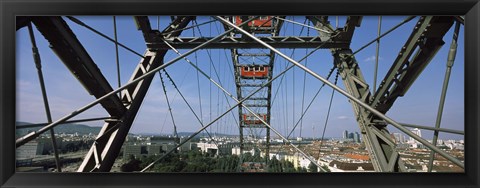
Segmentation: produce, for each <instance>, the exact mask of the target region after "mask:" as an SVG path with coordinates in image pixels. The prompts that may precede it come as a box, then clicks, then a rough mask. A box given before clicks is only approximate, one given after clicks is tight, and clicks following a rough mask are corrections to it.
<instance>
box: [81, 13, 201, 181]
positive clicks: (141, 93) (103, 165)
mask: <svg viewBox="0 0 480 188" xmlns="http://www.w3.org/2000/svg"><path fill="white" fill-rule="evenodd" d="M191 19H192V17H177V18H176V19H175V20H174V21H173V22H172V24H171V25H175V26H169V27H168V28H167V29H165V30H164V31H163V32H170V31H171V30H173V29H176V28H184V27H185V26H187V25H188V23H189V22H190V21H191ZM137 20H142V21H144V22H143V23H141V25H143V26H142V27H140V28H141V29H142V32H143V33H144V36H146V37H149V36H152V35H151V34H145V33H148V32H154V31H153V30H149V29H148V26H149V24H148V20H147V19H146V17H140V18H137ZM180 33H181V32H178V33H177V34H180ZM146 40H147V41H148V40H151V39H149V38H146ZM166 53H167V50H161V51H149V50H147V51H146V52H145V55H144V58H142V60H141V61H140V63H139V64H138V66H137V68H136V69H135V71H134V73H133V75H132V77H131V78H130V81H131V80H135V79H137V78H139V77H141V76H142V75H144V74H146V73H149V72H150V71H151V70H152V69H155V68H157V67H159V66H160V65H162V64H163V57H164V56H165V54H166ZM152 80H153V77H146V78H145V79H144V80H142V81H140V82H137V83H136V84H134V85H132V86H130V87H128V88H126V89H125V90H124V91H123V92H122V102H124V104H125V106H126V107H127V111H126V112H125V113H124V114H123V116H122V117H120V118H119V119H118V121H111V122H106V123H105V125H104V126H103V128H102V130H101V131H100V133H99V135H98V137H97V139H96V140H95V142H94V144H93V145H92V147H91V149H90V151H89V152H88V154H87V155H86V157H85V159H84V161H83V163H82V164H81V166H80V168H79V169H78V171H79V172H91V171H100V172H105V171H110V169H111V167H112V165H113V163H114V162H115V159H116V158H117V156H118V153H119V152H120V149H121V147H122V145H123V142H124V141H125V138H126V136H127V134H128V132H129V130H130V127H131V125H132V123H133V120H134V119H135V116H136V114H137V112H138V110H139V109H140V106H141V104H142V102H143V99H144V98H145V95H146V93H147V91H148V88H149V87H150V84H151V82H152Z"/></svg>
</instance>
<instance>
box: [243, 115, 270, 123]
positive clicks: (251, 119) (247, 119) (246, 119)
mask: <svg viewBox="0 0 480 188" xmlns="http://www.w3.org/2000/svg"><path fill="white" fill-rule="evenodd" d="M258 116H260V117H261V118H263V120H264V121H267V114H258ZM243 122H244V123H245V124H247V125H253V124H263V123H262V121H260V120H259V119H258V118H257V117H255V116H254V115H253V114H243Z"/></svg>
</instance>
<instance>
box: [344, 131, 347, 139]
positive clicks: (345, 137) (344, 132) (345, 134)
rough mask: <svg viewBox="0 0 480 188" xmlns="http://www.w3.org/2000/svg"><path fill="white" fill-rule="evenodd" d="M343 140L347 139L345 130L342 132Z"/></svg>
mask: <svg viewBox="0 0 480 188" xmlns="http://www.w3.org/2000/svg"><path fill="white" fill-rule="evenodd" d="M343 139H348V131H347V130H344V131H343Z"/></svg>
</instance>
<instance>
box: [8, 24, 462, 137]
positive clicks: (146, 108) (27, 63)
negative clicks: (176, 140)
mask: <svg viewBox="0 0 480 188" xmlns="http://www.w3.org/2000/svg"><path fill="white" fill-rule="evenodd" d="M76 18H78V19H80V20H82V21H83V22H85V23H86V24H88V25H90V26H91V27H93V28H95V29H97V30H99V31H100V32H102V33H104V34H106V35H108V36H110V37H112V38H113V20H112V17H111V16H98V17H89V16H79V17H76ZM150 18H151V24H152V27H153V28H157V27H158V26H157V17H156V16H153V17H150ZM211 19H212V18H210V17H199V18H197V22H198V23H203V22H206V21H209V20H211ZM287 19H290V20H294V21H296V22H301V23H303V22H304V20H305V17H300V16H299V17H287ZM403 19H405V17H402V16H394V17H392V16H386V17H383V19H382V28H381V30H382V33H383V32H385V31H387V30H388V29H390V28H391V27H393V26H395V25H396V24H398V23H399V22H401V21H402V20H403ZM66 20H67V23H68V24H69V25H70V27H71V28H72V30H73V31H74V32H75V34H76V36H77V37H78V38H79V40H80V41H81V43H82V44H83V45H84V46H85V48H86V49H87V51H88V53H89V54H90V56H91V57H92V59H93V60H94V61H95V62H96V63H97V66H98V67H99V68H100V70H101V71H102V73H103V74H104V75H105V77H106V78H107V80H108V81H109V82H110V84H111V85H112V87H113V88H117V87H118V83H117V73H116V64H115V45H114V44H113V43H112V42H110V41H108V40H106V39H104V38H102V37H100V36H99V35H97V34H95V33H93V32H91V31H89V30H87V29H85V28H83V27H81V26H78V25H76V24H74V23H72V22H71V21H69V20H68V19H66ZM330 20H331V24H332V25H333V26H335V25H336V21H335V17H334V16H331V17H330ZM415 20H416V19H414V20H412V21H411V22H409V23H407V24H405V25H403V26H402V27H400V28H398V29H397V30H395V31H393V32H392V33H390V34H389V35H387V36H385V37H384V38H382V39H381V43H380V55H379V67H378V78H377V87H378V84H379V83H380V81H381V80H382V79H383V78H384V76H385V74H386V73H387V71H388V69H389V68H390V66H391V64H392V63H393V61H394V60H395V58H396V55H397V54H398V52H399V49H400V48H401V47H402V46H403V44H404V43H405V41H406V39H407V38H408V36H409V34H410V33H411V31H412V26H413V24H415ZM159 23H160V26H159V28H160V29H161V30H163V28H165V27H166V25H167V24H168V23H169V17H166V16H162V17H160V20H159ZM344 23H345V17H340V18H339V23H338V25H339V26H343V25H344ZM377 26H378V17H376V16H371V17H370V16H368V17H364V19H363V21H362V24H361V27H359V28H357V29H356V31H355V36H354V38H353V41H352V44H351V48H352V49H353V51H355V50H357V49H359V48H360V47H361V46H363V45H364V44H366V43H368V42H370V41H371V40H372V39H374V38H376V36H377ZM301 27H302V26H299V25H295V24H291V23H285V24H284V27H283V28H282V31H281V32H280V33H281V35H298V34H299V33H300V31H301ZM200 30H201V34H202V36H215V35H217V34H218V31H220V32H222V31H223V27H222V26H221V25H220V24H219V23H218V22H213V23H211V24H205V25H202V26H200ZM307 30H308V32H307ZM192 31H193V30H191V29H190V30H186V31H184V32H183V33H182V36H193V35H195V36H200V33H199V32H198V30H195V32H192ZM117 32H118V40H119V42H120V43H122V44H125V45H126V46H128V47H130V48H132V49H134V50H135V51H137V52H139V53H140V54H143V52H144V51H145V49H146V46H145V43H144V40H143V37H142V34H141V32H140V31H138V30H136V27H135V23H134V20H133V18H132V17H125V16H121V17H117ZM463 32H464V30H463V26H462V27H461V29H460V35H459V39H458V42H459V45H458V53H457V56H456V60H455V64H454V67H453V71H452V75H451V79H450V82H449V90H448V92H447V98H446V102H445V109H444V113H443V119H442V124H441V127H442V128H451V129H457V130H464V38H463V37H464V35H463ZM452 33H453V27H452V29H451V30H450V31H449V32H448V33H447V34H446V35H445V37H444V41H445V42H446V43H445V45H444V46H443V47H442V48H441V49H440V51H439V52H438V53H437V55H436V56H435V58H434V59H433V60H432V62H431V63H430V64H429V65H428V66H427V68H426V69H425V70H424V72H423V73H422V74H421V75H420V76H419V77H418V79H417V81H416V82H415V83H414V84H413V85H412V87H411V88H410V90H409V91H408V92H407V94H406V95H405V96H404V97H401V98H399V99H397V101H396V102H395V104H394V105H393V107H392V108H391V110H390V111H389V112H388V113H387V116H389V117H391V118H393V119H394V120H396V121H397V122H402V123H411V124H418V125H425V126H434V124H435V119H436V114H437V108H438V103H439V98H440V92H441V88H442V83H443V78H444V74H445V69H446V59H447V51H448V48H449V46H450V42H451V40H452ZM302 35H303V36H306V35H311V36H314V35H317V32H316V31H315V30H313V29H307V28H305V29H304V30H303V32H302ZM35 37H36V41H37V45H38V47H39V50H40V55H41V59H42V65H43V69H42V71H43V73H44V78H45V82H46V88H47V93H48V97H49V102H50V107H51V111H52V116H53V119H54V120H56V119H58V118H60V117H63V116H65V115H66V114H69V113H71V112H72V111H74V110H76V109H78V108H80V107H82V106H84V105H86V104H88V103H89V102H91V101H93V100H94V97H93V96H90V95H89V94H88V92H87V91H86V90H85V89H84V88H83V86H82V85H81V84H80V83H79V82H78V81H77V80H76V79H75V78H74V77H73V76H72V74H71V73H70V72H69V71H68V69H67V68H66V67H65V66H64V65H63V63H62V62H61V61H60V60H59V59H58V58H57V56H56V55H55V54H54V53H53V52H52V51H51V50H50V49H49V47H48V42H47V41H46V40H45V39H44V38H43V36H42V35H41V34H40V33H39V32H38V31H36V30H35ZM16 40H17V48H16V50H17V51H16V61H17V62H16V65H17V79H16V83H17V90H16V92H17V94H16V96H17V99H16V100H17V109H16V112H17V121H26V122H32V123H43V122H46V116H45V111H44V107H43V101H42V97H41V91H40V87H39V84H38V83H39V82H38V77H37V72H36V69H35V64H34V62H33V58H32V53H31V44H30V39H29V36H28V30H27V28H23V29H20V30H19V31H17V36H16ZM186 51H187V50H180V52H181V53H184V52H186ZM265 51H266V50H265ZM281 51H282V52H283V53H285V54H287V55H291V54H292V58H293V59H295V60H299V59H300V58H302V57H303V56H305V54H306V53H308V52H310V51H311V49H296V50H295V52H293V51H292V49H281ZM119 52H120V69H121V74H120V76H121V82H122V83H121V84H122V85H123V84H125V83H127V82H128V80H129V78H130V77H131V74H132V73H133V71H134V69H135V67H136V65H137V63H138V62H139V61H140V58H139V57H138V56H137V55H135V54H133V53H131V52H128V51H126V50H124V49H123V48H119ZM208 52H209V53H207V50H200V51H198V52H197V53H196V54H191V55H189V56H188V57H187V58H188V59H189V60H191V61H192V62H194V63H195V62H197V63H198V65H199V67H200V68H201V69H202V70H203V71H204V72H206V73H207V74H209V75H211V77H212V78H213V79H214V80H216V81H218V82H220V83H221V84H222V85H223V86H224V87H225V88H226V89H227V90H228V91H229V92H230V93H232V94H233V95H236V91H235V84H234V78H233V74H232V73H233V68H232V60H231V57H230V51H229V50H223V49H212V50H208ZM208 54H211V56H210V57H209V56H208ZM176 56H177V55H176V54H175V53H173V52H171V51H170V52H169V53H167V55H166V56H165V60H166V61H169V60H171V59H173V58H175V57H176ZM355 57H356V59H357V61H358V62H359V64H360V68H361V70H362V72H363V75H364V77H365V80H366V81H367V83H368V84H369V85H370V86H372V85H373V71H374V64H375V44H372V45H371V46H369V47H367V48H365V49H364V50H362V51H360V52H359V53H358V54H357V55H356V56H355ZM305 62H308V64H307V67H309V68H310V69H312V70H313V71H315V72H316V73H318V74H320V75H321V76H323V77H325V76H326V75H327V73H328V71H329V70H330V69H331V68H332V66H333V58H332V56H331V54H330V51H329V50H325V49H324V50H319V51H317V52H316V53H315V54H314V55H312V56H310V57H309V58H308V59H307V60H306V61H303V62H302V64H305ZM287 65H290V63H289V62H286V60H284V59H282V58H281V57H279V56H277V57H276V62H275V68H274V75H276V74H278V73H279V72H281V71H282V70H284V69H285V67H286V66H287ZM166 70H167V71H168V73H169V74H170V75H171V76H172V78H173V80H174V81H175V83H176V84H177V85H178V86H179V88H180V90H181V92H182V94H183V95H184V96H185V97H186V99H187V101H188V102H189V103H190V104H191V105H192V106H193V108H194V110H195V111H196V113H197V114H198V115H199V116H200V104H201V106H202V112H201V114H202V115H203V118H202V120H203V121H204V123H205V124H207V123H208V122H210V120H212V119H214V118H215V117H217V116H218V115H219V114H221V113H223V112H224V111H225V110H226V109H228V108H229V105H228V103H230V104H235V102H234V101H233V100H232V99H230V98H229V99H228V102H227V99H226V97H225V96H224V95H223V94H222V91H220V90H219V89H218V88H217V87H216V86H215V85H213V84H211V83H210V82H209V81H208V80H207V79H206V78H205V77H203V76H202V75H199V80H198V81H197V73H196V70H195V69H194V68H193V67H192V66H190V65H189V64H188V63H187V62H186V61H183V60H181V61H179V62H177V63H175V64H173V65H172V66H169V67H168V68H167V69H166ZM215 70H216V72H217V74H216V73H215ZM334 75H335V73H334ZM334 75H333V76H332V77H331V79H330V80H331V81H332V82H333V78H334ZM164 79H165V83H166V90H167V93H168V96H169V99H170V102H171V104H172V111H173V112H174V117H175V122H176V125H177V129H178V131H179V132H183V131H189V132H194V131H196V130H198V129H199V128H200V127H201V126H200V124H199V123H198V122H197V120H196V119H195V117H194V115H193V114H192V113H191V112H190V110H189V109H188V107H187V106H186V105H185V103H184V102H183V100H182V99H181V98H180V96H179V95H178V94H176V91H175V89H174V88H173V86H172V84H171V83H170V81H168V80H167V79H166V78H165V77H164ZM303 81H304V72H303V70H301V69H299V68H294V69H292V70H290V71H289V72H287V74H286V75H285V78H284V80H283V81H282V83H281V84H280V79H278V80H276V81H274V83H273V92H272V96H273V95H274V93H275V91H276V90H277V88H278V89H279V92H278V95H277V98H276V99H275V101H273V108H272V120H271V124H272V126H273V127H274V128H276V129H278V130H279V131H280V132H281V133H282V134H286V133H287V132H290V131H291V129H292V127H293V124H294V121H295V122H296V121H297V120H298V118H299V117H300V112H301V109H302V95H303ZM198 83H200V87H199V85H198ZM321 84H322V82H321V81H319V80H317V79H315V78H313V77H311V76H310V75H308V74H307V75H306V79H305V85H306V89H305V100H304V107H306V105H307V104H308V103H309V102H310V100H311V99H312V97H313V95H314V94H315V92H316V91H317V89H318V88H319V87H320V85H321ZM338 85H339V86H340V87H341V88H344V86H343V83H342V82H341V79H339V81H338ZM294 88H295V89H294ZM199 92H200V97H199V95H198V93H199ZM331 92H332V89H331V88H329V87H328V86H325V87H324V88H323V89H322V91H321V92H320V95H319V96H318V97H317V99H316V100H315V101H314V102H313V105H312V107H311V108H310V110H309V111H308V112H307V114H306V115H305V117H304V119H303V123H302V130H301V135H302V136H307V137H312V136H314V137H320V136H321V131H322V130H323V126H324V123H325V118H326V113H327V109H328V104H329V100H330V95H331ZM294 112H295V113H294ZM237 114H238V112H237V110H233V111H232V113H231V114H228V115H226V116H224V118H222V119H221V120H220V121H218V122H217V123H215V124H213V125H212V126H211V128H209V130H210V131H211V132H219V133H227V134H237V133H238V128H237V125H236V123H235V118H237V117H238V116H237ZM106 115H107V113H106V112H105V111H104V110H103V109H102V108H101V106H98V105H97V106H95V107H93V108H92V109H90V110H88V111H86V112H84V113H82V114H80V115H79V116H77V117H75V118H73V119H81V118H91V117H103V116H106ZM85 124H88V125H92V126H102V125H103V122H102V121H96V122H89V123H85ZM343 130H348V131H350V132H351V131H358V130H359V129H358V125H357V123H356V121H355V117H354V114H353V110H352V107H351V104H350V103H349V102H348V100H347V98H346V97H345V96H342V95H341V94H339V93H335V96H334V99H333V106H332V109H331V113H330V117H329V121H328V126H327V129H326V137H341V134H342V131H343ZM389 130H390V132H399V131H398V130H396V129H394V128H392V126H389ZM131 132H132V133H166V134H171V133H172V132H173V125H172V123H171V120H170V117H169V114H168V108H167V105H166V100H165V96H164V92H163V90H162V86H161V83H160V79H159V76H158V74H157V75H155V78H154V81H153V83H152V85H151V87H150V89H149V91H148V94H147V97H146V98H145V100H144V103H143V105H142V107H141V109H140V112H139V115H138V116H137V118H136V119H135V122H134V125H133V126H132V129H131ZM253 132H254V133H256V134H260V135H262V134H263V132H264V131H263V132H262V131H261V130H254V131H253ZM247 133H248V130H247ZM299 135H300V125H299V127H298V128H297V129H296V131H295V132H294V134H293V136H299ZM422 135H423V136H424V138H426V139H430V138H431V137H432V135H433V132H431V131H425V130H424V131H422ZM440 138H441V139H452V138H453V139H463V136H459V135H451V134H444V133H441V134H440Z"/></svg>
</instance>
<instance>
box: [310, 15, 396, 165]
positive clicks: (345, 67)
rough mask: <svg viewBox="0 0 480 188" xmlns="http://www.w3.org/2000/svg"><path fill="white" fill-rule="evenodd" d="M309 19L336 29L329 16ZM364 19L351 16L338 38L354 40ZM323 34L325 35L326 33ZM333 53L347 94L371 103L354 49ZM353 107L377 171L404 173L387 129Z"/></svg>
mask: <svg viewBox="0 0 480 188" xmlns="http://www.w3.org/2000/svg"><path fill="white" fill-rule="evenodd" d="M309 19H310V20H311V21H312V22H313V24H314V25H315V26H316V27H318V28H322V29H331V28H332V27H331V26H329V23H328V22H326V20H327V17H319V18H316V19H315V17H309ZM361 19H362V18H361V17H357V16H351V17H349V18H348V19H347V23H346V25H345V27H344V28H341V29H339V31H338V32H339V33H338V35H337V36H336V37H340V36H341V37H342V38H343V40H349V41H351V38H352V36H353V33H354V31H355V27H357V26H359V25H360V21H361ZM320 34H321V35H322V33H320ZM323 35H324V34H323ZM324 37H325V36H324ZM331 51H332V55H333V57H334V65H335V66H336V67H337V69H338V71H339V73H340V75H341V77H342V80H343V83H344V85H345V88H346V90H347V92H348V93H350V94H351V95H353V96H354V97H356V98H358V99H360V100H361V101H363V102H368V101H369V99H370V95H371V94H370V90H369V89H368V84H367V83H366V82H365V79H364V77H363V74H362V72H361V70H360V67H359V66H358V62H357V61H356V60H355V57H354V56H353V53H352V50H351V49H350V48H349V47H348V48H332V49H331ZM351 104H352V106H353V110H354V114H355V116H356V120H357V122H358V125H359V127H360V132H361V133H362V136H363V142H364V143H365V146H366V147H367V149H368V152H369V154H370V158H371V161H372V164H373V167H374V169H375V170H376V171H378V172H386V171H403V170H404V169H405V167H404V165H403V162H402V160H401V159H400V155H399V154H398V152H397V151H396V150H395V142H394V141H393V140H392V139H391V138H390V136H389V134H388V131H387V129H386V128H385V126H384V125H381V126H378V125H377V124H375V123H376V122H374V121H373V119H371V117H372V115H371V112H369V111H367V110H366V109H364V108H362V107H361V106H360V105H358V104H357V103H355V102H351Z"/></svg>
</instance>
